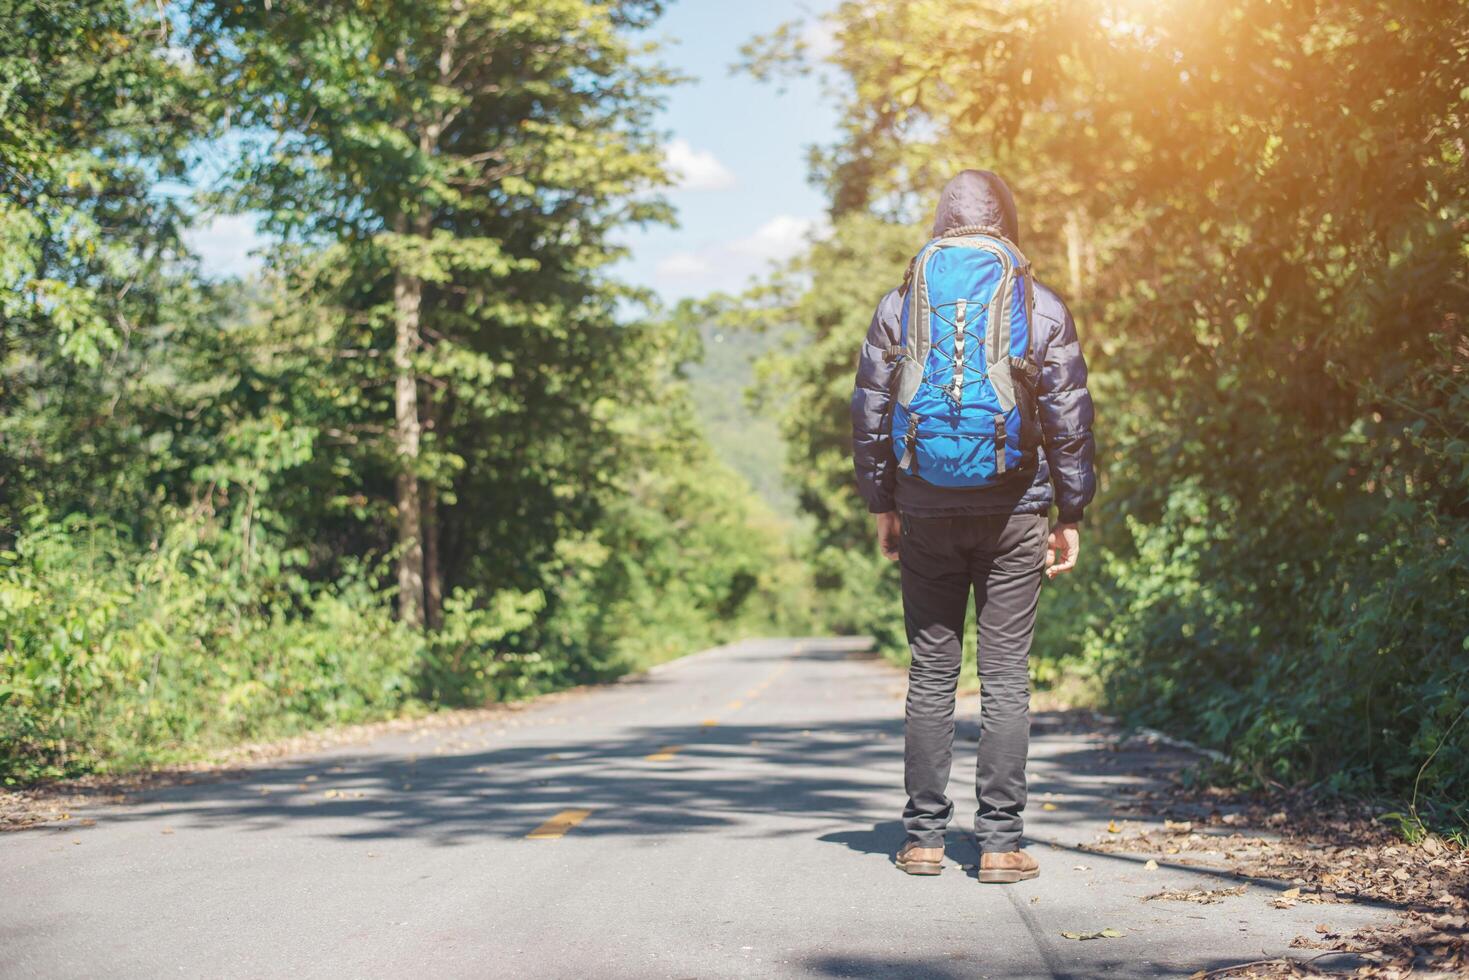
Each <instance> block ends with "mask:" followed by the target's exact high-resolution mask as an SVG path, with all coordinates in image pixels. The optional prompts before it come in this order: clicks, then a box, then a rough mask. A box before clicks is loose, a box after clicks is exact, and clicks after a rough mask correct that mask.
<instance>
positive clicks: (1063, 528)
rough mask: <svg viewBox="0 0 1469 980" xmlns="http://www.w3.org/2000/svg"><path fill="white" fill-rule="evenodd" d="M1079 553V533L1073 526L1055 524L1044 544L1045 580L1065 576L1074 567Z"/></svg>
mask: <svg viewBox="0 0 1469 980" xmlns="http://www.w3.org/2000/svg"><path fill="white" fill-rule="evenodd" d="M1080 552H1081V531H1080V529H1079V528H1078V527H1077V526H1076V525H1075V524H1057V525H1056V526H1055V527H1054V528H1052V529H1051V539H1050V540H1049V541H1047V542H1046V578H1055V577H1056V576H1057V575H1065V574H1066V573H1067V572H1069V571H1071V570H1072V569H1073V568H1075V567H1076V556H1077V555H1078V554H1079V553H1080Z"/></svg>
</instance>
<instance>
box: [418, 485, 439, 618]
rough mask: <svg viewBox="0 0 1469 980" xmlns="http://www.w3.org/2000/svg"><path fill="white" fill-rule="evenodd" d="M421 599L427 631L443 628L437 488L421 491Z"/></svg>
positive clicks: (429, 486) (432, 487)
mask: <svg viewBox="0 0 1469 980" xmlns="http://www.w3.org/2000/svg"><path fill="white" fill-rule="evenodd" d="M423 600H424V612H425V614H426V616H425V618H426V619H427V621H428V626H429V629H435V630H436V629H438V628H439V627H440V626H442V625H444V576H443V571H442V567H441V562H440V559H439V488H438V487H436V486H434V485H433V484H432V483H427V484H425V485H424V488H423Z"/></svg>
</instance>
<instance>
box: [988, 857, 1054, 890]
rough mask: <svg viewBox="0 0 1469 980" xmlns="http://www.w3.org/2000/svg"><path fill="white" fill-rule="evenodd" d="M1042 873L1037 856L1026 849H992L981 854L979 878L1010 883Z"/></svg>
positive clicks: (999, 882) (993, 882)
mask: <svg viewBox="0 0 1469 980" xmlns="http://www.w3.org/2000/svg"><path fill="white" fill-rule="evenodd" d="M1040 873H1041V866H1040V865H1039V864H1036V861H1035V858H1033V857H1031V856H1030V855H1029V854H1026V853H1025V852H1024V851H990V852H988V853H986V854H981V855H980V856H979V880H980V881H984V882H988V883H990V884H997V885H1008V884H1012V883H1013V882H1017V881H1024V880H1025V879H1027V878H1034V877H1036V876H1038V875H1039V874H1040Z"/></svg>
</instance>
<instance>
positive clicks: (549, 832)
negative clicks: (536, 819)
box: [525, 810, 592, 840]
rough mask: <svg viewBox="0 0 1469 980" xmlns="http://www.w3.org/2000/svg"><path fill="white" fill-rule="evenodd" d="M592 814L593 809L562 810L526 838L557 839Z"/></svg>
mask: <svg viewBox="0 0 1469 980" xmlns="http://www.w3.org/2000/svg"><path fill="white" fill-rule="evenodd" d="M591 815H592V811H591V810H562V811H561V812H560V813H558V814H556V815H555V816H554V817H552V818H551V819H550V820H547V821H546V822H545V823H543V824H541V825H540V826H539V827H537V828H536V829H535V830H532V831H531V832H530V833H528V834H526V835H525V836H526V839H527V840H557V839H559V838H561V837H563V836H565V834H566V832H567V831H568V830H570V829H571V828H572V827H575V826H576V825H577V824H579V823H581V822H582V821H583V820H585V819H586V818H587V817H589V816H591Z"/></svg>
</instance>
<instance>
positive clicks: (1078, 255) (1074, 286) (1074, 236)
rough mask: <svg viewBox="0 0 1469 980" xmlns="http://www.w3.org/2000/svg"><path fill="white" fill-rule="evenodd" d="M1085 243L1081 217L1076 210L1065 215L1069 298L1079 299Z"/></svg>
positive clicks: (1073, 209)
mask: <svg viewBox="0 0 1469 980" xmlns="http://www.w3.org/2000/svg"><path fill="white" fill-rule="evenodd" d="M1084 247H1085V241H1084V239H1083V237H1082V229H1081V215H1080V212H1079V211H1078V210H1077V209H1076V208H1072V209H1071V210H1070V211H1068V212H1067V214H1066V270H1067V272H1069V273H1070V280H1071V281H1070V282H1069V283H1068V285H1069V286H1070V287H1071V296H1070V298H1071V299H1072V300H1073V301H1074V300H1079V299H1081V287H1082V278H1081V259H1082V251H1083V249H1084Z"/></svg>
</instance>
